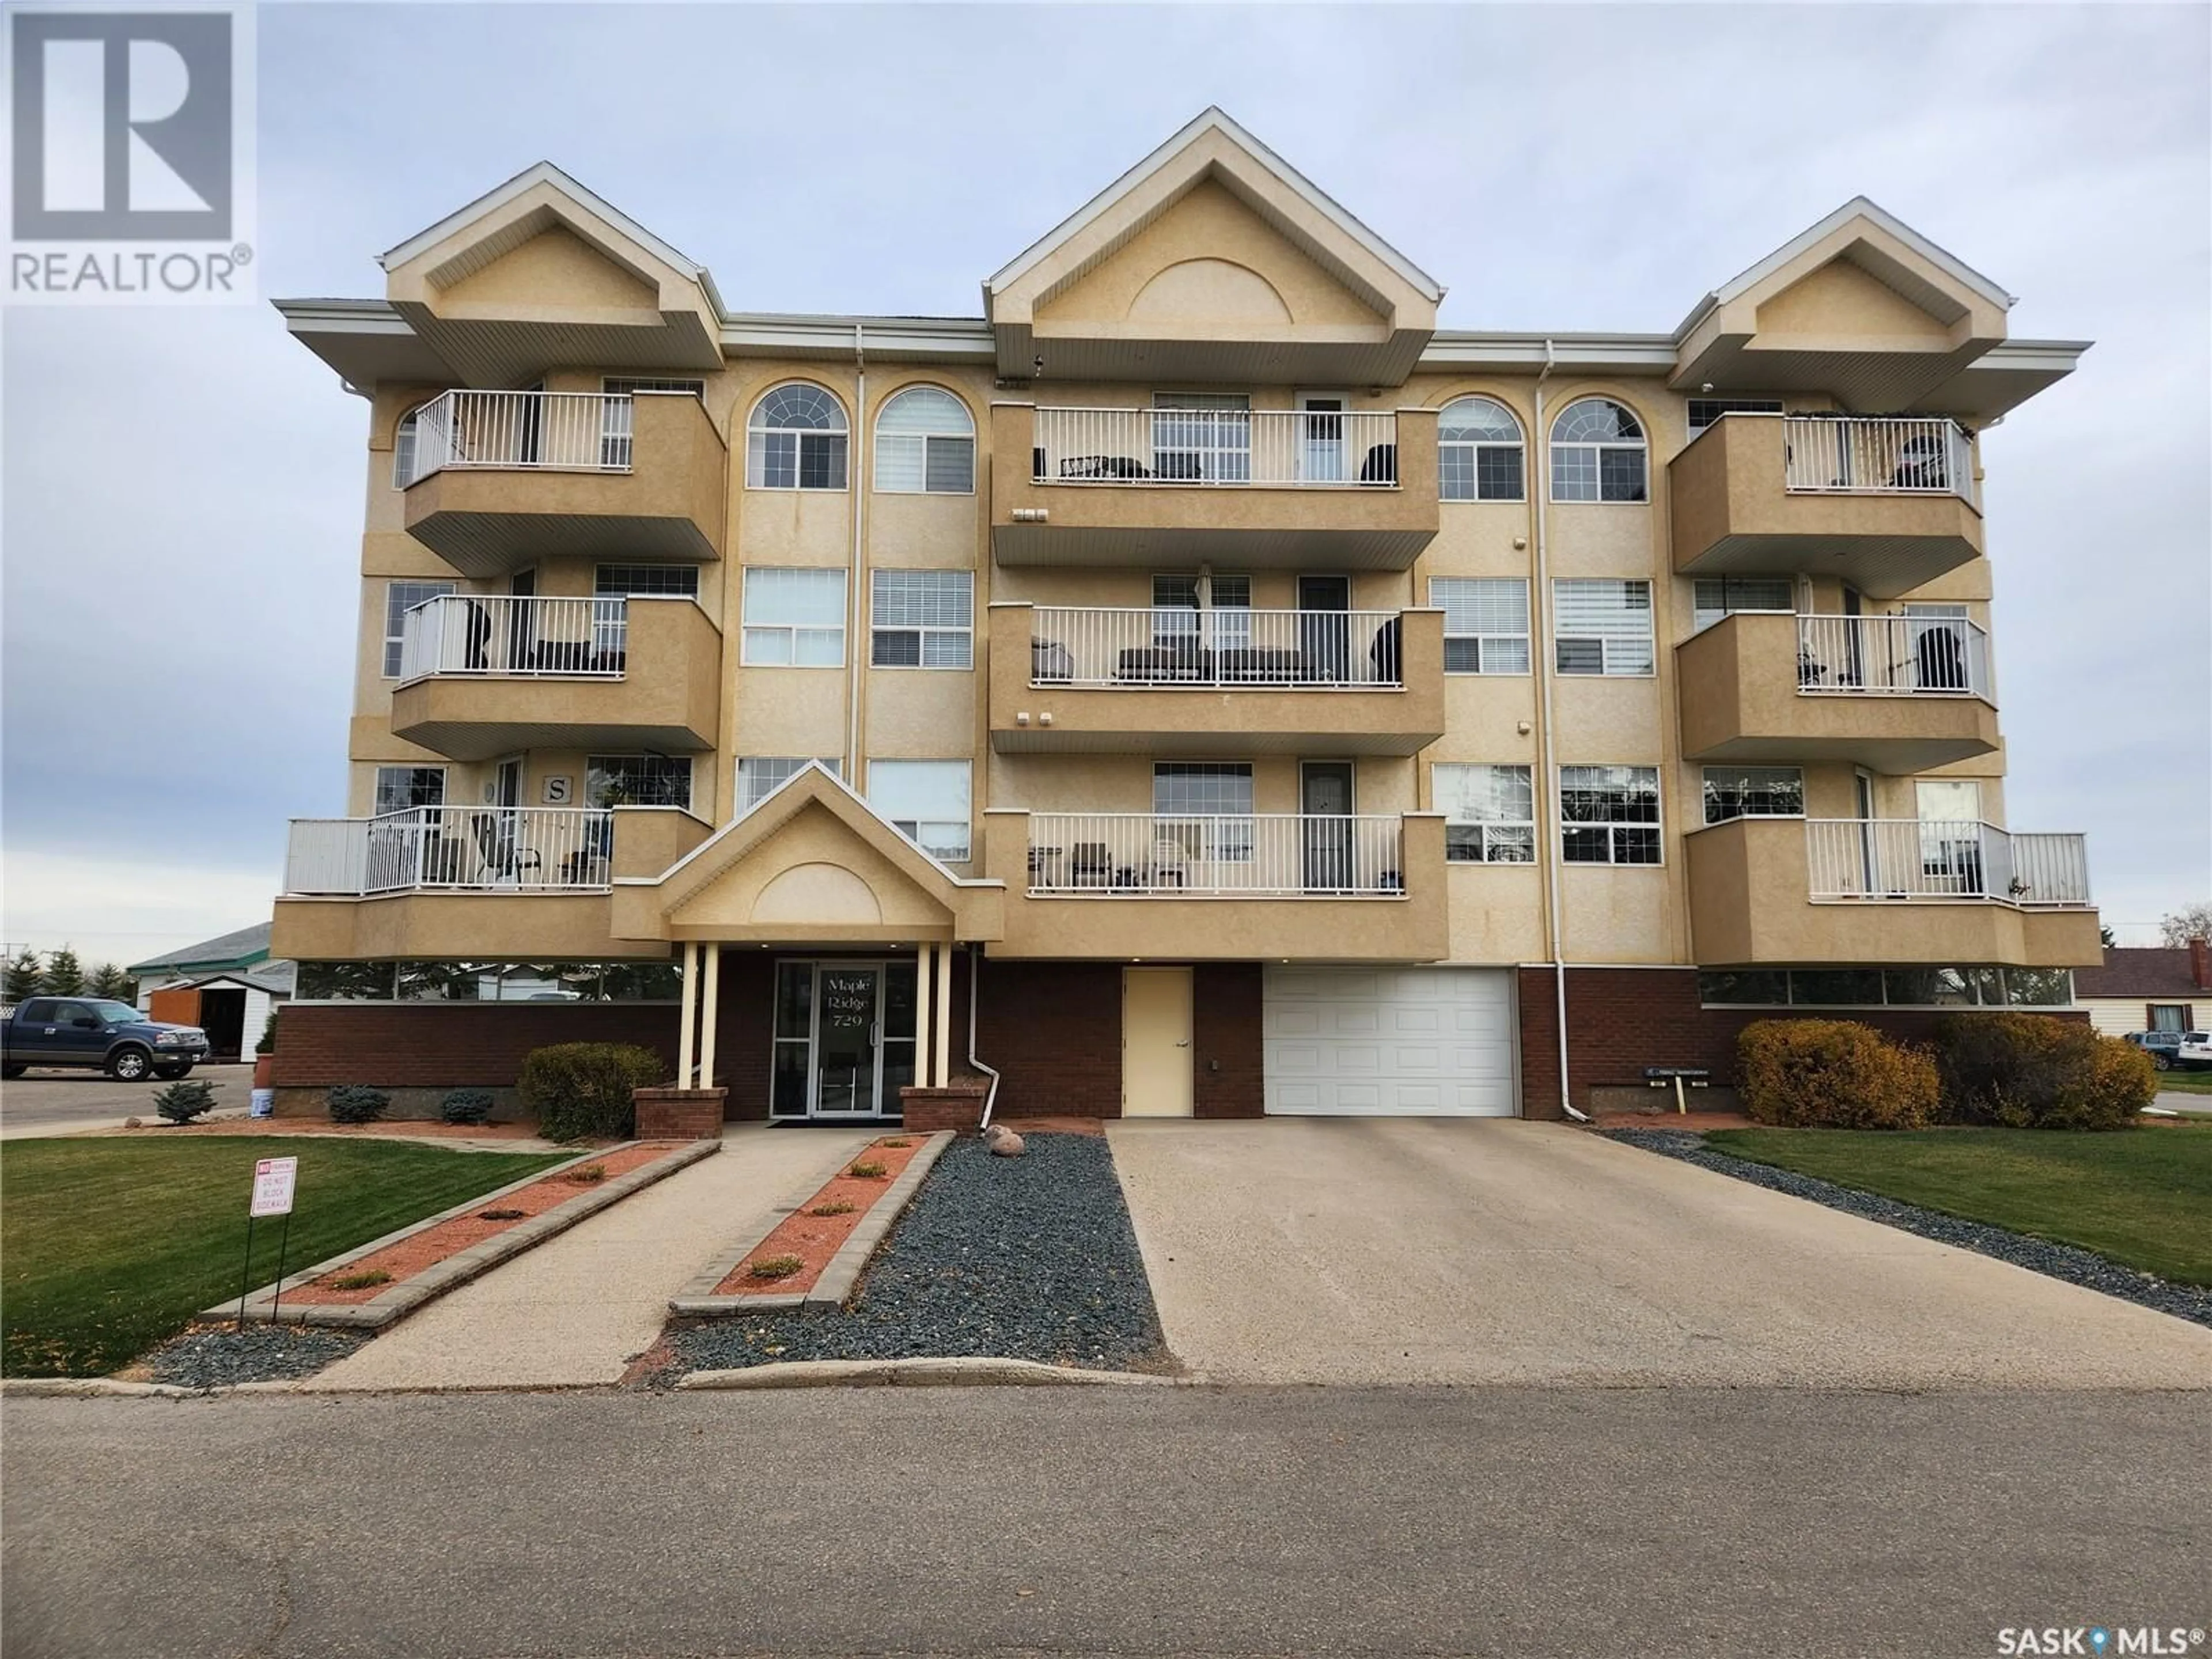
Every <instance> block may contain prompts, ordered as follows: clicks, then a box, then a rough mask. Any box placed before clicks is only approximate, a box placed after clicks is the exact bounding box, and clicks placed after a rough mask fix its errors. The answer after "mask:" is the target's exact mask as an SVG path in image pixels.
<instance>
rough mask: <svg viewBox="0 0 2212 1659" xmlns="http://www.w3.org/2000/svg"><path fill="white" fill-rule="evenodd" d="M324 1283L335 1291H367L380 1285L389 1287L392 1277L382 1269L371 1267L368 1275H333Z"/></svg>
mask: <svg viewBox="0 0 2212 1659" xmlns="http://www.w3.org/2000/svg"><path fill="white" fill-rule="evenodd" d="M323 1282H324V1283H325V1284H326V1285H329V1286H330V1287H331V1289H332V1290H334V1291H366V1290H368V1289H371V1288H372V1287H374V1286H375V1285H389V1284H390V1283H391V1282H392V1275H391V1274H390V1273H386V1272H385V1271H384V1269H383V1268H381V1267H371V1268H369V1269H368V1272H366V1273H332V1274H331V1276H330V1278H328V1279H325V1280H324V1281H323Z"/></svg>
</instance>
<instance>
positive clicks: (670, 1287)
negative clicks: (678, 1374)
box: [306, 1124, 875, 1389]
mask: <svg viewBox="0 0 2212 1659" xmlns="http://www.w3.org/2000/svg"><path fill="white" fill-rule="evenodd" d="M872 1133H875V1132H874V1131H872V1130H858V1129H854V1130H844V1129H840V1130H829V1129H770V1128H769V1127H767V1126H766V1125H764V1124H742V1125H732V1126H731V1127H729V1128H728V1129H726V1130H725V1131H724V1133H723V1136H722V1150H721V1152H720V1154H719V1155H718V1156H716V1157H714V1158H705V1159H702V1161H701V1162H699V1163H697V1164H693V1165H692V1166H691V1167H690V1169H688V1170H682V1171H679V1172H678V1174H675V1175H672V1176H669V1177H668V1178H667V1179H666V1180H665V1181H662V1182H659V1183H658V1184H656V1185H654V1186H652V1187H648V1188H646V1190H645V1191H643V1192H641V1193H639V1194H637V1195H636V1196H635V1197H633V1198H629V1199H625V1200H623V1202H621V1203H619V1204H617V1205H616V1206H614V1207H613V1208H612V1209H611V1210H608V1211H607V1212H605V1213H604V1214H602V1215H598V1216H594V1217H592V1218H591V1219H590V1220H588V1221H584V1222H580V1223H578V1224H577V1225H575V1226H574V1227H572V1228H570V1229H569V1230H568V1231H567V1232H565V1233H562V1235H561V1236H560V1237H557V1238H555V1239H553V1240H551V1241H550V1242H549V1243H544V1244H541V1245H540V1246H538V1249H534V1250H532V1251H530V1252H529V1253H528V1254H527V1255H522V1256H520V1257H518V1258H516V1259H515V1260H514V1261H510V1262H508V1263H507V1265H506V1266H504V1267H495V1268H494V1269H493V1270H492V1271H491V1272H490V1273H487V1274H485V1275H484V1276H483V1278H482V1279H477V1280H476V1281H475V1282H474V1283H473V1284H469V1285H463V1286H461V1288H460V1289H459V1290H457V1291H453V1292H452V1293H451V1294H450V1295H447V1296H446V1297H441V1298H440V1299H439V1300H438V1301H436V1302H434V1303H432V1304H430V1305H429V1306H428V1307H427V1308H425V1309H423V1310H422V1311H421V1312H420V1313H417V1314H415V1315H413V1316H410V1317H409V1318H407V1319H405V1320H403V1321H401V1322H399V1323H398V1325H396V1326H394V1327H393V1328H392V1329H391V1330H388V1331H386V1332H385V1333H384V1334H382V1335H381V1336H379V1337H377V1338H376V1339H374V1340H373V1341H371V1342H369V1343H368V1345H367V1346H365V1347H363V1348H362V1349H361V1350H360V1351H359V1352H356V1353H355V1354H353V1355H351V1356H349V1358H344V1359H342V1360H340V1361H339V1362H338V1363H337V1364H335V1365H333V1366H331V1368H330V1369H329V1370H326V1371H324V1372H322V1373H321V1374H320V1375H319V1376H316V1377H314V1378H313V1380H312V1381H311V1382H310V1383H307V1385H306V1386H307V1387H310V1388H315V1389H423V1388H511V1387H532V1386H535V1387H557V1386H562V1385H574V1384H580V1383H613V1382H617V1381H618V1380H619V1379H620V1378H621V1376H622V1374H623V1370H624V1369H625V1368H626V1367H627V1366H628V1365H629V1362H630V1361H631V1360H632V1359H633V1358H635V1357H636V1356H637V1355H638V1354H640V1353H641V1352H644V1351H645V1350H646V1349H647V1347H649V1346H652V1344H653V1340H654V1339H655V1338H657V1337H658V1336H659V1334H660V1328H661V1326H662V1324H663V1323H664V1322H665V1321H666V1319H667V1317H668V1298H669V1297H671V1296H673V1295H675V1294H676V1292H677V1291H679V1290H681V1289H682V1288H683V1287H684V1284H685V1283H686V1282H687V1281H688V1280H689V1279H690V1278H691V1277H692V1275H693V1274H695V1273H697V1272H698V1271H699V1270H700V1269H701V1268H702V1267H704V1266H705V1265H706V1264H707V1263H708V1261H711V1260H713V1258H714V1255H715V1254H716V1253H717V1252H718V1251H720V1250H721V1249H724V1248H725V1247H726V1246H727V1245H728V1244H729V1243H730V1242H731V1240H732V1239H733V1238H735V1237H737V1236H738V1234H739V1233H741V1232H742V1231H744V1230H745V1229H746V1228H748V1227H760V1226H763V1225H766V1223H767V1222H768V1220H769V1217H770V1216H771V1215H772V1214H773V1213H774V1212H775V1208H776V1206H778V1205H779V1204H781V1203H784V1202H787V1201H788V1200H791V1199H793V1198H797V1197H803V1196H805V1194H806V1193H807V1192H809V1191H811V1190H812V1188H815V1187H817V1186H819V1185H820V1184H821V1183H822V1182H825V1181H827V1180H829V1177H830V1176H832V1175H834V1174H836V1171H837V1170H838V1169H839V1168H841V1167H842V1165H843V1164H845V1163H846V1162H847V1161H848V1159H850V1158H852V1156H853V1155H854V1153H855V1152H858V1151H859V1150H860V1148H861V1147H862V1146H866V1144H867V1142H868V1139H869V1138H870V1136H871V1135H872Z"/></svg>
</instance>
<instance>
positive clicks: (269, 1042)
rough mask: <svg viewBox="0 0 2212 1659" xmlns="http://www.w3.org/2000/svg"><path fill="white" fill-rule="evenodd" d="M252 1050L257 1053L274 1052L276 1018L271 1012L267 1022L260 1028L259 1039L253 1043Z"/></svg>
mask: <svg viewBox="0 0 2212 1659" xmlns="http://www.w3.org/2000/svg"><path fill="white" fill-rule="evenodd" d="M253 1052H254V1053H255V1054H275V1053H276V1016H274V1015H273V1014H272V1015H271V1016H270V1019H269V1023H268V1024H266V1025H264V1026H263V1027H262V1028H261V1041H260V1042H257V1043H255V1044H254V1045H253Z"/></svg>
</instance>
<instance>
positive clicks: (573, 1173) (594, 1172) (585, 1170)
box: [561, 1164, 607, 1187]
mask: <svg viewBox="0 0 2212 1659" xmlns="http://www.w3.org/2000/svg"><path fill="white" fill-rule="evenodd" d="M606 1178H607V1166H606V1165H605V1164H578V1165H577V1166H576V1167H575V1168H574V1169H573V1170H562V1172H561V1179H562V1180H563V1181H573V1182H575V1183H576V1184H577V1185H578V1186H579V1187H590V1186H594V1185H596V1184H597V1183H598V1182H602V1181H605V1179H606Z"/></svg>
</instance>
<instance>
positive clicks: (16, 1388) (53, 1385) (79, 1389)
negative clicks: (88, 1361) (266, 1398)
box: [0, 1376, 207, 1400]
mask: <svg viewBox="0 0 2212 1659" xmlns="http://www.w3.org/2000/svg"><path fill="white" fill-rule="evenodd" d="M206 1392H207V1390H206V1389H187V1388H184V1387H182V1386H181V1385H179V1384H178V1383H125V1382H121V1381H118V1379H117V1378H115V1377H112V1376H10V1377H7V1378H5V1379H0V1399H9V1400H99V1399H126V1400H149V1399H158V1400H185V1399H190V1398H191V1396H193V1395H200V1394H204V1393H206Z"/></svg>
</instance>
